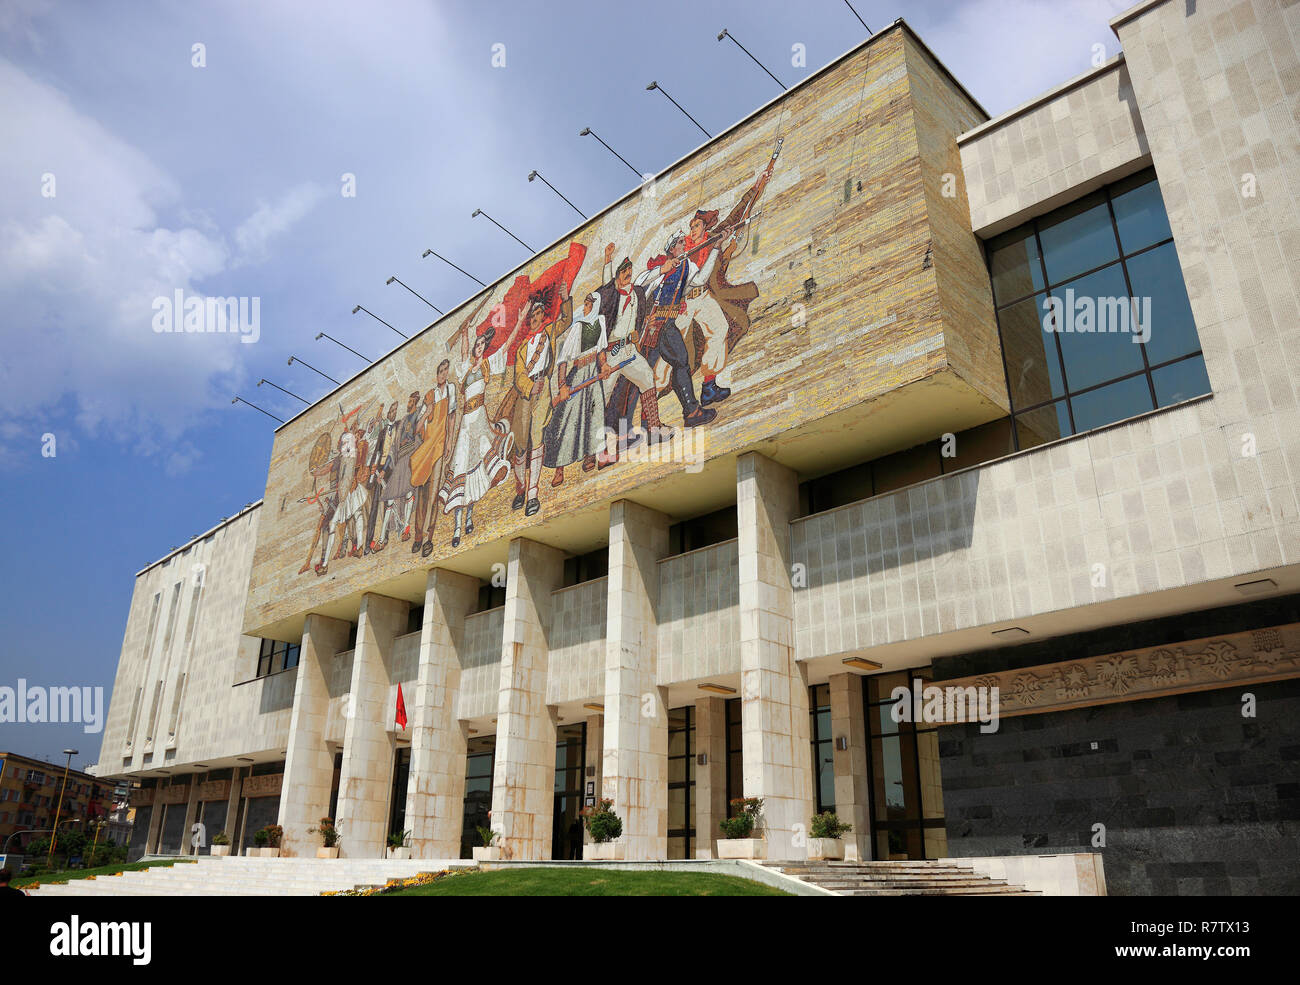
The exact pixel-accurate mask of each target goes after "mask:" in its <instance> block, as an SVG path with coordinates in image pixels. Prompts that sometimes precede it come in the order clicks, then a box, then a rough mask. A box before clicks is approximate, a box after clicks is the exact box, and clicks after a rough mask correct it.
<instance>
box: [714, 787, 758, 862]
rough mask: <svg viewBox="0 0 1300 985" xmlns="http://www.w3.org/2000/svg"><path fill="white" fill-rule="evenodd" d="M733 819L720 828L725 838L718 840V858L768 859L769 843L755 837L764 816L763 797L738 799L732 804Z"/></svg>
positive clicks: (727, 820) (721, 824)
mask: <svg viewBox="0 0 1300 985" xmlns="http://www.w3.org/2000/svg"><path fill="white" fill-rule="evenodd" d="M731 811H732V814H731V817H729V818H727V819H726V820H724V821H722V822H721V823H720V824H719V825H718V827H720V828H721V829H722V833H723V834H724V835H726V837H725V838H719V839H718V858H748V859H757V858H767V842H766V841H764V840H763V838H762V836H761V835H759V836H757V837H755V832H756V831H757V830H759V821H760V818H761V817H762V816H763V798H762V797H737V798H736V799H735V800H733V801H732V802H731Z"/></svg>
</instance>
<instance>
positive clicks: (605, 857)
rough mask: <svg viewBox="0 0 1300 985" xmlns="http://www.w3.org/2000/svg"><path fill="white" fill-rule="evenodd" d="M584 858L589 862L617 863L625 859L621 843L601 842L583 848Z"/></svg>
mask: <svg viewBox="0 0 1300 985" xmlns="http://www.w3.org/2000/svg"><path fill="white" fill-rule="evenodd" d="M582 857H583V860H584V861H588V862H615V861H620V860H621V859H622V858H623V843H622V842H621V841H599V842H592V843H591V844H589V845H583V846H582Z"/></svg>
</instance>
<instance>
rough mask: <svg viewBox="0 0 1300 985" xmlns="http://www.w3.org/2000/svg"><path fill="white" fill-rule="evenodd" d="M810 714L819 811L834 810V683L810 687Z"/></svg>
mask: <svg viewBox="0 0 1300 985" xmlns="http://www.w3.org/2000/svg"><path fill="white" fill-rule="evenodd" d="M808 716H809V718H810V719H811V721H810V722H809V725H810V728H809V730H808V734H809V735H810V736H812V757H813V783H814V784H816V787H817V813H818V814H820V813H822V812H823V811H833V810H835V746H834V739H833V737H832V736H831V686H830V685H829V684H814V685H813V686H812V687H810V688H809V689H808Z"/></svg>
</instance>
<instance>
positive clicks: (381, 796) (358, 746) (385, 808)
mask: <svg viewBox="0 0 1300 985" xmlns="http://www.w3.org/2000/svg"><path fill="white" fill-rule="evenodd" d="M410 608H411V605H410V603H409V602H403V601H401V600H400V599H393V598H388V597H386V596H383V595H372V594H370V593H367V594H365V595H363V596H362V597H361V616H360V619H359V620H358V622H357V646H356V650H355V651H354V652H353V654H352V685H351V688H350V690H349V694H348V710H347V725H346V727H345V729H344V738H343V768H342V770H341V772H340V774H339V807H338V815H339V816H338V817H337V818H335V823H337V824H338V827H339V846H340V850H339V855H341V856H345V857H349V858H383V856H384V850H385V848H387V844H388V817H389V806H390V805H389V803H388V801H389V799H390V797H391V794H392V789H391V788H392V781H393V750H394V749H395V744H394V741H393V730H394V729H395V728H396V726H395V724H394V716H395V714H396V707H395V706H394V705H391V704H390V703H389V700H388V691H389V688H390V687H391V686H392V684H393V683H394V682H393V675H392V668H393V641H394V640H395V639H396V638H397V637H398V636H403V635H405V634H406V621H407V618H408V614H409V612H410ZM328 796H329V794H328V791H327V792H326V797H327V798H328Z"/></svg>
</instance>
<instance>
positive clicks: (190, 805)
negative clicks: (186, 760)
mask: <svg viewBox="0 0 1300 985" xmlns="http://www.w3.org/2000/svg"><path fill="white" fill-rule="evenodd" d="M198 809H199V775H198V774H197V773H191V774H190V797H189V800H188V801H186V804H185V833H184V834H182V835H181V854H182V855H197V854H198V853H199V852H198V849H197V848H195V847H194V834H193V831H194V820H195V815H196V814H197V813H198ZM210 837H211V835H210V834H208V833H207V832H205V833H204V839H205V840H206V839H207V838H210Z"/></svg>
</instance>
